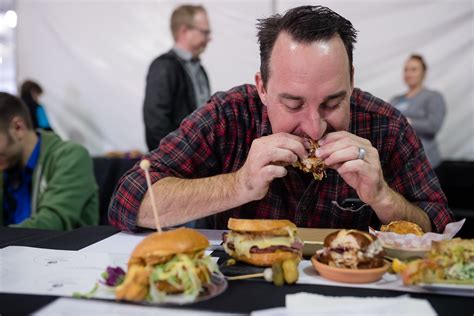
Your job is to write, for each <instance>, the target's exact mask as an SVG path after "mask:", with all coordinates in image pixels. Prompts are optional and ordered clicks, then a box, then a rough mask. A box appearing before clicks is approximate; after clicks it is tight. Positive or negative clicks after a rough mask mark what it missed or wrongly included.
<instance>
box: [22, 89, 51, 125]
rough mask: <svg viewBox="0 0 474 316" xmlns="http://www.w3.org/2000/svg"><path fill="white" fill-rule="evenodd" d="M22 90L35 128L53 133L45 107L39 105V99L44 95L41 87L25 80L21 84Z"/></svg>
mask: <svg viewBox="0 0 474 316" xmlns="http://www.w3.org/2000/svg"><path fill="white" fill-rule="evenodd" d="M20 90H21V99H22V100H23V102H24V103H25V104H26V106H27V107H28V109H29V110H30V114H31V120H32V122H33V128H34V129H37V128H41V129H43V130H47V131H53V129H52V128H51V125H50V124H49V120H48V116H47V115H46V111H45V109H44V106H42V105H41V104H40V103H39V98H40V96H41V94H42V93H43V89H42V88H41V86H40V85H39V84H38V83H36V82H34V81H32V80H25V81H24V82H23V83H22V84H21V89H20Z"/></svg>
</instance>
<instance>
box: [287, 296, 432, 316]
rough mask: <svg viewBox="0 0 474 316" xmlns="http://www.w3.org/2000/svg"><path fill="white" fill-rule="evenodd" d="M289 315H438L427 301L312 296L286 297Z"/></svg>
mask: <svg viewBox="0 0 474 316" xmlns="http://www.w3.org/2000/svg"><path fill="white" fill-rule="evenodd" d="M286 311H287V315H301V314H308V315H309V314H311V315H331V316H336V315H351V316H354V315H377V316H381V315H397V316H399V315H436V312H435V311H434V309H433V307H431V305H430V303H429V302H428V301H427V300H423V299H414V298H411V297H409V296H406V295H404V296H398V297H344V296H343V297H334V296H324V295H319V294H311V293H304V292H302V293H296V294H290V295H287V296H286Z"/></svg>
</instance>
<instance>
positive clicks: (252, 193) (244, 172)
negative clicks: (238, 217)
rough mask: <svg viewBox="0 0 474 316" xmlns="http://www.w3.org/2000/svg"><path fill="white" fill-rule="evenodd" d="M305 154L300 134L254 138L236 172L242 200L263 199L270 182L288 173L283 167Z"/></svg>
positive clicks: (245, 201)
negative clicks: (240, 166) (243, 162)
mask: <svg viewBox="0 0 474 316" xmlns="http://www.w3.org/2000/svg"><path fill="white" fill-rule="evenodd" d="M305 156H306V150H305V147H304V140H303V138H302V137H299V136H295V135H291V134H288V133H277V134H272V135H269V136H263V137H260V138H257V139H255V140H254V141H253V142H252V145H251V147H250V151H249V154H248V156H247V160H246V161H245V164H244V165H243V166H242V168H240V170H239V171H237V172H236V188H237V192H238V194H239V195H240V197H241V199H242V203H247V202H249V201H254V200H260V199H262V198H263V197H264V196H265V195H266V194H267V192H268V188H269V186H270V183H271V182H272V181H273V180H274V179H275V178H282V177H284V176H285V175H286V174H287V170H286V168H285V167H286V166H287V165H291V164H292V163H294V162H296V161H297V160H298V157H300V158H304V157H305Z"/></svg>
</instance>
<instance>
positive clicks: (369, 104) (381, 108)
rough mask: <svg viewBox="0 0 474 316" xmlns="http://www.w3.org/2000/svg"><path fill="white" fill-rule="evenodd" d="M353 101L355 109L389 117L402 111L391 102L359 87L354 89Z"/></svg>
mask: <svg viewBox="0 0 474 316" xmlns="http://www.w3.org/2000/svg"><path fill="white" fill-rule="evenodd" d="M351 103H353V105H354V107H353V109H354V110H355V111H361V112H365V113H371V114H374V115H381V116H388V117H391V116H399V115H400V112H399V111H398V110H397V109H396V108H395V107H393V106H392V105H390V103H388V102H386V101H384V100H382V99H381V98H378V97H376V96H374V95H372V94H371V93H369V92H366V91H363V90H361V89H359V88H354V90H353V91H352V95H351Z"/></svg>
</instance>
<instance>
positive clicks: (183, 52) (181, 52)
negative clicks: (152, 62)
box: [173, 46, 199, 61]
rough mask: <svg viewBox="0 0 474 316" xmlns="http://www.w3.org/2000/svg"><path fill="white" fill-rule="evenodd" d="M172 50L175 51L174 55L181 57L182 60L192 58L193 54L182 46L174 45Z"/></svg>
mask: <svg viewBox="0 0 474 316" xmlns="http://www.w3.org/2000/svg"><path fill="white" fill-rule="evenodd" d="M173 51H174V52H175V53H176V55H178V57H179V58H181V59H183V60H184V61H191V60H192V59H193V54H191V53H190V52H188V51H186V50H184V49H182V48H179V47H177V46H174V47H173ZM197 60H199V59H197Z"/></svg>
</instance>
